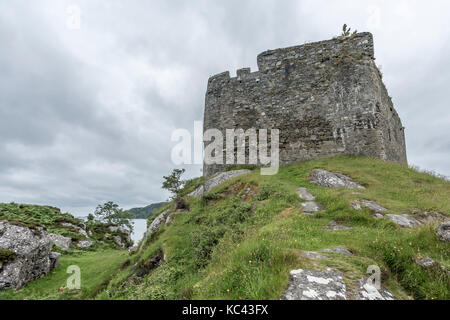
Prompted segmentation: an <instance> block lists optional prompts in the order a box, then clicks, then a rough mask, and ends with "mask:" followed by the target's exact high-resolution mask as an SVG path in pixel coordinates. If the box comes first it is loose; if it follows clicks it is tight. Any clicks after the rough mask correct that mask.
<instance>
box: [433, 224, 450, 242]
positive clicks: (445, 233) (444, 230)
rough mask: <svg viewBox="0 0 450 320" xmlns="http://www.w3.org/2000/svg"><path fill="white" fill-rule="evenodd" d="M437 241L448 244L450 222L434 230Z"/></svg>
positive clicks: (449, 240)
mask: <svg viewBox="0 0 450 320" xmlns="http://www.w3.org/2000/svg"><path fill="white" fill-rule="evenodd" d="M436 234H437V235H438V237H439V239H441V240H442V241H445V242H450V221H448V222H445V223H442V224H441V225H440V226H439V227H438V228H437V230H436Z"/></svg>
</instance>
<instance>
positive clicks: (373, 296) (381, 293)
mask: <svg viewBox="0 0 450 320" xmlns="http://www.w3.org/2000/svg"><path fill="white" fill-rule="evenodd" d="M357 284H358V289H357V292H356V299H357V300H394V296H393V295H392V293H390V292H389V291H388V290H386V289H384V288H383V287H380V289H377V288H376V287H375V286H374V285H372V284H370V283H369V282H368V281H367V279H364V278H363V279H360V280H359V281H358V283H357Z"/></svg>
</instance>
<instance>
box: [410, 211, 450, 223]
mask: <svg viewBox="0 0 450 320" xmlns="http://www.w3.org/2000/svg"><path fill="white" fill-rule="evenodd" d="M411 214H412V215H413V216H414V218H415V219H417V220H419V221H420V222H421V223H423V224H434V223H439V222H446V221H449V220H450V218H449V217H447V216H445V215H443V214H442V213H439V212H428V211H420V210H413V211H412V212H411Z"/></svg>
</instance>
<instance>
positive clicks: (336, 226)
mask: <svg viewBox="0 0 450 320" xmlns="http://www.w3.org/2000/svg"><path fill="white" fill-rule="evenodd" d="M348 229H351V227H348V226H344V225H342V224H339V223H338V222H337V221H335V220H331V221H330V223H329V224H328V226H326V227H325V230H328V231H337V230H348Z"/></svg>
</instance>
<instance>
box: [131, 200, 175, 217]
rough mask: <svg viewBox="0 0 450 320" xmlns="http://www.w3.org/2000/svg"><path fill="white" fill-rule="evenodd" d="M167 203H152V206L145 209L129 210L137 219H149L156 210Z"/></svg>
mask: <svg viewBox="0 0 450 320" xmlns="http://www.w3.org/2000/svg"><path fill="white" fill-rule="evenodd" d="M166 203H167V202H157V203H152V204H151V205H148V206H146V207H143V208H132V209H130V210H128V211H129V212H131V213H132V214H134V218H135V219H147V218H148V217H150V216H152V215H153V214H154V213H155V211H156V210H158V209H159V208H161V207H162V206H163V205H165V204H166Z"/></svg>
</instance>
